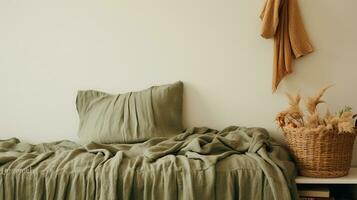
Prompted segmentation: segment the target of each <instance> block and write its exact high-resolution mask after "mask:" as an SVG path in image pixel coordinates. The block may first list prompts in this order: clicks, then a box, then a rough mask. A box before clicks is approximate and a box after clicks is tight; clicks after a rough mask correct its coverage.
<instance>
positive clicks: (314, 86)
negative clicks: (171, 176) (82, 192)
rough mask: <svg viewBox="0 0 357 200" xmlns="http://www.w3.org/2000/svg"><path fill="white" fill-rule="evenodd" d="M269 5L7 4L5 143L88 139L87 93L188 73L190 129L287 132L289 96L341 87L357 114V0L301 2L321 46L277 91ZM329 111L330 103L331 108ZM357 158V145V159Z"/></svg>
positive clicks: (34, 0) (145, 0) (2, 69)
mask: <svg viewBox="0 0 357 200" xmlns="http://www.w3.org/2000/svg"><path fill="white" fill-rule="evenodd" d="M263 3H264V2H263V0H116V1H109V0H106V1H104V0H101V1H99V0H64V1H49V0H31V1H29V0H11V1H10V0H1V1H0V25H1V26H0V90H1V98H0V112H1V115H0V138H9V137H18V138H20V139H22V140H24V141H29V142H34V143H38V142H45V141H53V140H60V139H70V140H77V135H76V131H77V124H78V117H77V114H76V109H75V105H74V104H75V96H76V91H77V90H79V89H89V88H92V89H99V90H104V91H108V92H115V93H119V92H127V91H131V90H139V89H144V88H147V87H148V86H150V85H157V84H162V83H169V82H174V81H176V80H182V81H184V83H185V97H184V98H185V99H184V100H185V105H184V122H185V126H186V127H191V126H209V127H213V128H217V129H222V128H223V127H225V126H228V125H243V126H261V127H265V128H267V129H268V130H269V131H270V132H271V133H272V135H273V136H274V137H277V138H281V133H280V131H279V130H278V129H277V127H276V125H275V123H274V117H275V114H276V113H277V112H278V111H280V110H282V109H283V108H285V107H286V106H287V101H286V99H285V96H284V92H285V91H290V92H296V91H299V90H300V91H301V93H302V94H303V95H309V94H313V92H315V91H316V90H318V89H319V88H321V87H322V86H325V85H328V84H335V86H334V87H333V88H332V89H330V91H328V93H327V95H326V97H325V99H326V100H327V101H328V106H329V107H330V108H331V110H334V111H337V110H338V109H340V108H342V107H343V106H344V105H351V106H353V107H354V108H355V112H357V94H356V85H357V84H356V83H357V79H356V77H357V69H356V67H357V64H356V58H357V48H356V45H357V39H356V38H357V37H356V35H357V22H356V19H357V13H356V12H355V8H356V7H357V1H355V0H344V1H343V2H341V1H336V0H314V1H311V0H300V7H301V9H302V14H303V18H304V21H305V25H306V28H307V30H308V33H309V35H310V37H311V40H312V42H313V45H314V47H315V49H316V51H315V52H314V53H313V54H311V55H309V56H307V57H305V58H303V59H301V60H298V61H297V62H296V63H295V68H294V69H295V73H294V74H293V75H291V76H289V77H288V78H287V79H285V81H283V83H282V84H281V86H280V88H279V91H278V92H277V93H276V94H274V95H273V94H271V73H272V70H271V68H272V48H273V46H272V45H273V42H272V40H264V39H262V38H261V37H260V35H259V32H260V20H259V18H258V16H259V13H260V10H261V8H262V6H263ZM321 108H322V111H321V112H322V113H323V112H325V111H324V109H325V108H326V106H321ZM354 157H355V158H354V163H355V164H357V148H356V150H355V155H354Z"/></svg>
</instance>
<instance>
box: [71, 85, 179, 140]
mask: <svg viewBox="0 0 357 200" xmlns="http://www.w3.org/2000/svg"><path fill="white" fill-rule="evenodd" d="M182 97H183V83H182V82H181V81H178V82H176V83H173V84H166V85H160V86H152V87H150V88H148V89H145V90H141V91H137V92H128V93H124V94H115V95H113V94H108V93H105V92H101V91H95V90H85V91H78V94H77V99H76V106H77V111H78V115H79V120H80V123H79V130H78V136H79V139H80V142H81V143H82V144H87V143H90V142H98V143H136V142H142V141H145V140H147V139H149V138H152V137H170V136H174V135H177V134H179V133H181V132H182V131H183V128H182Z"/></svg>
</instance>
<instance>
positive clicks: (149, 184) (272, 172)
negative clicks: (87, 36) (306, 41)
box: [0, 126, 298, 200]
mask: <svg viewBox="0 0 357 200" xmlns="http://www.w3.org/2000/svg"><path fill="white" fill-rule="evenodd" d="M295 173H296V169H295V166H294V164H293V162H292V161H291V160H290V158H289V155H288V153H287V152H286V151H285V150H284V149H283V148H282V147H281V146H280V145H278V144H277V143H275V142H274V141H273V140H272V139H271V138H270V137H269V134H268V132H267V131H266V130H265V129H262V128H245V127H237V126H232V127H228V128H226V129H224V130H223V131H216V130H212V129H209V128H191V129H187V130H186V131H185V132H183V133H182V134H180V135H177V136H175V137H172V138H169V139H167V138H152V139H150V140H148V141H146V142H143V143H137V144H98V143H89V144H87V145H86V146H81V145H79V144H76V143H74V142H71V141H66V140H64V141H58V142H53V143H42V144H37V145H32V144H28V143H23V142H20V141H19V140H18V139H16V138H11V139H8V140H0V200H3V199H4V200H10V199H75V200H80V199H102V200H109V199H173V200H175V199H178V200H179V199H227V200H229V199H254V200H258V199H284V200H288V199H298V195H297V190H296V185H295V183H294V178H295Z"/></svg>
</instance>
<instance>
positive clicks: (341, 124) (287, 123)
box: [276, 86, 355, 133]
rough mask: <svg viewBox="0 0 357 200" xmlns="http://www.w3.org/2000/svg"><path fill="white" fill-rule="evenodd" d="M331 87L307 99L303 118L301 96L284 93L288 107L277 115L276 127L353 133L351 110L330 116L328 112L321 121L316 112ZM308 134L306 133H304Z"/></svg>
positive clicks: (346, 109)
mask: <svg viewBox="0 0 357 200" xmlns="http://www.w3.org/2000/svg"><path fill="white" fill-rule="evenodd" d="M330 87H331V86H328V87H324V88H322V89H321V90H320V91H319V92H318V93H317V94H316V95H315V96H312V97H308V98H307V101H306V104H305V105H306V110H307V111H308V115H307V116H306V117H305V116H304V113H303V112H302V111H301V109H300V105H299V104H300V102H301V96H300V94H297V95H292V94H289V93H286V96H287V97H288V99H289V107H288V108H287V109H286V110H284V111H282V112H280V113H278V114H277V116H276V121H277V123H278V125H279V126H280V127H281V128H282V129H284V128H289V129H291V128H299V130H300V129H301V130H302V129H304V130H310V131H311V130H315V129H316V130H317V129H324V130H333V131H335V132H337V133H352V132H354V131H355V127H354V124H353V121H352V119H353V117H354V115H353V113H352V112H351V110H352V108H350V107H345V108H344V109H342V110H341V111H340V112H339V113H338V114H336V115H332V114H331V112H330V111H329V110H327V111H326V114H325V116H324V117H323V118H322V119H321V118H320V114H319V112H318V111H317V106H318V105H319V104H320V103H325V101H323V100H322V99H321V98H322V97H323V95H324V94H325V92H326V91H327V90H328V89H329V88H330ZM306 132H308V131H306Z"/></svg>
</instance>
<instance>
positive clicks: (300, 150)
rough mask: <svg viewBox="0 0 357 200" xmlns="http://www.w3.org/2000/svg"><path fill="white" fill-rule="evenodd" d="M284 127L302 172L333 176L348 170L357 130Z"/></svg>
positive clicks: (323, 176)
mask: <svg viewBox="0 0 357 200" xmlns="http://www.w3.org/2000/svg"><path fill="white" fill-rule="evenodd" d="M283 130H284V135H285V139H286V141H287V144H288V147H289V149H290V151H291V153H292V154H293V156H294V159H295V162H296V163H297V166H298V169H299V174H300V175H302V176H309V177H320V178H331V177H341V176H345V175H347V174H348V171H349V169H350V166H351V159H352V150H353V143H354V140H355V137H356V130H355V131H354V133H343V134H337V133H336V132H334V131H332V130H327V129H304V130H302V129H296V128H283Z"/></svg>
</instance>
